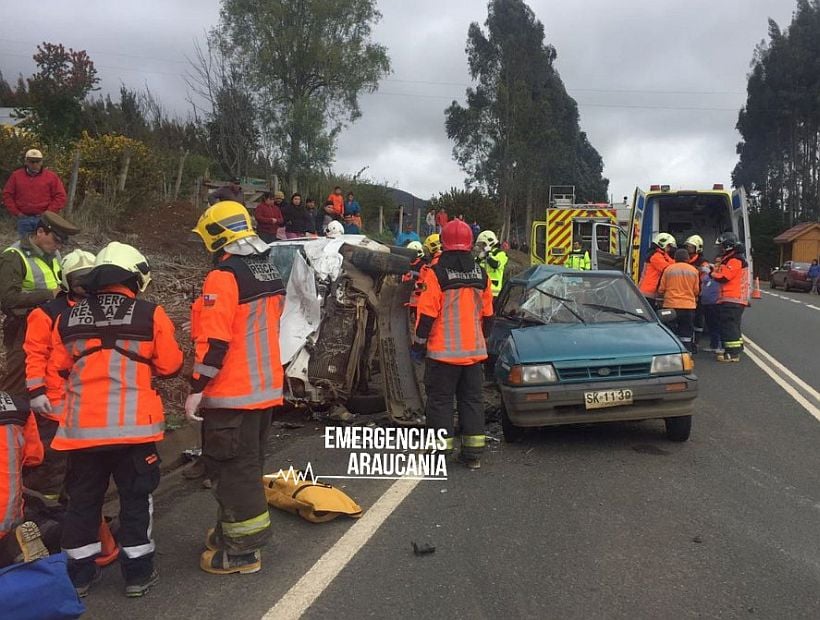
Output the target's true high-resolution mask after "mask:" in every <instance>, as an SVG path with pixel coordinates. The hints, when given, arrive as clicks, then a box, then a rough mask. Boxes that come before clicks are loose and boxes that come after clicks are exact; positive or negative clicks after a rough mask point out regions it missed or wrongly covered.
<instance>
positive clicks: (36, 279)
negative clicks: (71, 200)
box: [0, 211, 80, 394]
mask: <svg viewBox="0 0 820 620" xmlns="http://www.w3.org/2000/svg"><path fill="white" fill-rule="evenodd" d="M78 232H80V229H79V228H77V227H76V226H75V225H74V224H72V223H71V222H69V221H68V220H66V219H65V218H63V217H61V216H60V215H57V214H56V213H52V212H50V211H49V212H46V213H44V214H43V215H42V216H41V218H40V221H39V222H38V223H37V227H36V228H35V230H34V233H32V234H31V235H29V236H27V237H25V238H24V239H21V240H20V241H18V242H16V243H14V244H13V245H11V246H10V247H8V248H6V250H5V251H4V252H3V253H2V254H0V306H2V309H3V312H4V313H5V315H6V317H5V320H4V321H3V345H4V346H5V348H6V374H5V375H4V376H3V378H2V380H0V389H2V390H4V391H6V392H10V393H12V394H24V393H25V391H26V362H25V353H24V352H23V341H24V340H25V336H26V318H27V317H28V314H29V312H31V311H32V310H33V309H34V308H36V307H37V306H39V305H41V304H44V303H46V302H47V301H51V300H52V299H54V298H55V297H56V296H57V294H58V293H59V292H60V277H61V276H60V248H62V247H63V244H65V242H66V241H67V240H68V237H69V236H71V235H75V234H77V233H78Z"/></svg>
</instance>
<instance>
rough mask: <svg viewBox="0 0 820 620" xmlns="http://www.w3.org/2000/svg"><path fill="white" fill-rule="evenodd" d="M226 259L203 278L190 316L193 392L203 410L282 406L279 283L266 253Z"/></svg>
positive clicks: (280, 299)
mask: <svg viewBox="0 0 820 620" xmlns="http://www.w3.org/2000/svg"><path fill="white" fill-rule="evenodd" d="M227 256H228V258H226V259H225V260H224V261H223V262H222V263H221V264H220V265H219V267H217V268H216V269H214V270H213V271H211V272H210V273H209V274H208V275H207V277H206V278H205V283H204V284H203V286H202V296H201V297H200V300H198V301H197V303H196V304H195V308H194V312H193V313H192V316H191V334H192V335H193V337H194V343H195V364H194V373H193V380H192V385H193V390H194V391H195V392H197V391H202V393H203V398H202V407H203V408H211V409H264V408H266V407H273V406H276V405H281V404H282V402H283V394H282V385H283V380H284V371H283V369H282V361H281V357H280V354H279V319H280V317H281V315H282V309H283V305H284V293H285V291H284V285H283V284H282V280H281V277H280V276H279V272H278V271H277V270H276V267H274V266H273V264H272V263H270V262H269V261H268V258H267V254H262V255H252V256H231V255H227Z"/></svg>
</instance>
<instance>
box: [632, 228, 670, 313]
mask: <svg viewBox="0 0 820 620" xmlns="http://www.w3.org/2000/svg"><path fill="white" fill-rule="evenodd" d="M674 252H675V238H674V237H673V236H672V235H670V234H669V233H664V232H662V233H658V234H657V235H655V238H654V239H653V240H652V247H651V248H650V250H649V256H648V257H647V259H646V264H644V267H643V273H642V274H641V279H640V282H639V283H638V288H639V289H641V293H643V296H644V297H646V299H647V300H648V301H649V303H651V304H652V305H653V306H654V307H655V308H657V307H658V299H659V295H658V286H659V285H660V283H661V275H663V272H664V270H665V269H666V268H667V267H669V265H672V264H674V263H675V261H674V259H673V258H672V254H674Z"/></svg>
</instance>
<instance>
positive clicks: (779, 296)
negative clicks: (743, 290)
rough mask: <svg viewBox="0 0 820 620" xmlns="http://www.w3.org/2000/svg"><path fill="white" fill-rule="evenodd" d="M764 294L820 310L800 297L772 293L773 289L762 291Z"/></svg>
mask: <svg viewBox="0 0 820 620" xmlns="http://www.w3.org/2000/svg"><path fill="white" fill-rule="evenodd" d="M760 292H761V293H762V294H763V295H768V296H769V297H777V298H778V299H783V300H785V301H790V302H792V303H793V304H800V305H801V306H806V308H811V309H812V310H818V311H820V308H818V307H817V306H815V305H812V304H807V303H806V302H805V301H801V300H799V299H795V298H794V297H789V296H788V295H781V294H779V293H772V292H771V291H760Z"/></svg>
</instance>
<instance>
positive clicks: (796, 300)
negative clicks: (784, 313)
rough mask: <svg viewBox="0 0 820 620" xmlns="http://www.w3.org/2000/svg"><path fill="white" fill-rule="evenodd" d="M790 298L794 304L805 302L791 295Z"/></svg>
mask: <svg viewBox="0 0 820 620" xmlns="http://www.w3.org/2000/svg"><path fill="white" fill-rule="evenodd" d="M788 299H789V301H790V302H792V303H793V304H801V305H802V304H803V302H802V301H800V300H799V299H792V298H791V297H789V298H788Z"/></svg>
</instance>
